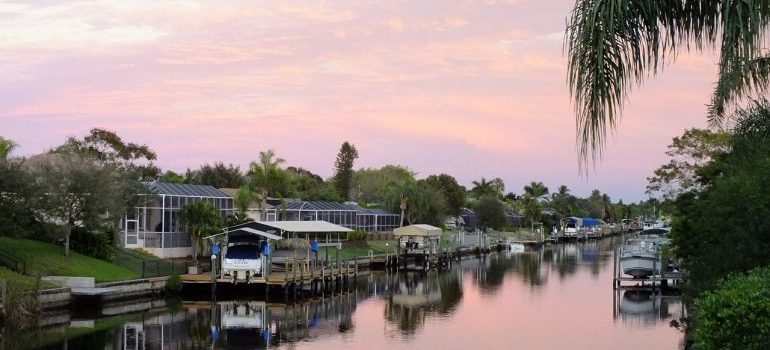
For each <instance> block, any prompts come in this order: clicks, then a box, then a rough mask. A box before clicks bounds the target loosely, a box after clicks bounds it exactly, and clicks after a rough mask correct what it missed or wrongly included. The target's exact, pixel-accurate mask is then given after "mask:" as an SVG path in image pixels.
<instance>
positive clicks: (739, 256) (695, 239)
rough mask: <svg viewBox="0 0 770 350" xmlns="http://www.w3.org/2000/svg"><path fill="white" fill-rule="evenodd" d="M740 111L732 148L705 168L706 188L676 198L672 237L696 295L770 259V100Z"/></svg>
mask: <svg viewBox="0 0 770 350" xmlns="http://www.w3.org/2000/svg"><path fill="white" fill-rule="evenodd" d="M738 116H739V118H738V122H737V125H736V127H735V129H734V134H733V137H732V141H731V144H732V147H731V150H730V151H729V152H728V153H725V154H721V155H718V156H717V157H716V158H715V159H714V160H713V161H711V162H710V163H708V164H706V165H704V166H702V167H701V168H699V169H698V170H697V171H696V176H697V178H698V179H697V181H698V182H700V183H701V187H700V189H693V190H691V191H690V192H686V193H683V194H681V195H679V197H678V198H677V200H676V209H677V215H676V216H675V217H674V221H673V223H672V230H671V236H672V239H673V244H674V246H675V252H676V254H677V256H678V257H680V258H682V260H683V265H684V267H685V268H686V269H687V271H688V273H689V275H688V277H689V278H688V286H689V288H691V289H692V290H691V291H694V292H695V293H696V294H697V293H700V292H703V291H705V290H709V289H711V288H712V287H713V286H714V285H715V283H716V281H718V280H719V279H720V278H723V277H725V276H727V275H728V274H731V273H738V272H745V271H748V270H750V269H752V268H755V267H758V266H766V265H768V264H770V236H769V235H768V232H770V231H768V229H767V212H768V208H770V177H768V176H767V174H768V173H770V103H768V102H767V101H765V100H760V101H757V102H755V103H754V104H753V105H752V106H751V107H750V108H747V109H745V110H741V111H739V113H738ZM726 247H727V248H726Z"/></svg>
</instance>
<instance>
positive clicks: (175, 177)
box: [160, 170, 185, 184]
mask: <svg viewBox="0 0 770 350" xmlns="http://www.w3.org/2000/svg"><path fill="white" fill-rule="evenodd" d="M160 182H166V183H170V184H183V183H184V182H185V177H184V176H183V175H179V174H177V173H175V172H173V171H171V170H166V172H165V173H163V175H161V176H160Z"/></svg>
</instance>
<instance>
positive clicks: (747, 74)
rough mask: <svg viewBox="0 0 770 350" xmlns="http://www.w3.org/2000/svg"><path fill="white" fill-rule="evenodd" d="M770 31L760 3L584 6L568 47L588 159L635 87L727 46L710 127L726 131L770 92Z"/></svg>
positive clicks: (580, 2)
mask: <svg viewBox="0 0 770 350" xmlns="http://www.w3.org/2000/svg"><path fill="white" fill-rule="evenodd" d="M769 23H770V4H768V2H767V1H759V0H742V1H738V0H726V1H694V0H689V1H661V0H625V1H603V0H576V2H575V7H574V9H573V10H572V12H571V14H570V16H569V18H568V19H567V31H566V36H565V45H566V46H567V54H568V56H569V58H568V61H569V62H568V68H567V74H568V85H569V87H570V94H571V95H572V98H573V99H574V102H575V113H576V123H577V138H578V154H579V156H580V157H581V159H582V160H584V161H585V160H587V159H588V158H591V159H594V160H595V159H596V158H597V156H598V155H601V148H602V146H603V145H604V141H605V139H606V134H607V129H613V128H615V127H616V126H617V124H618V122H619V121H620V117H621V111H622V107H623V101H624V100H625V99H626V97H627V95H628V92H629V91H630V90H631V87H632V86H633V85H634V84H636V85H639V84H641V83H642V82H643V81H644V79H645V78H647V77H648V76H650V75H651V74H650V73H652V75H654V74H656V73H657V71H658V70H659V69H662V68H663V67H664V66H665V65H666V63H668V62H670V61H673V59H674V58H675V57H676V54H677V53H678V52H679V51H681V50H682V49H685V50H689V49H690V48H694V49H695V50H697V51H703V50H704V49H710V48H713V47H716V46H717V45H719V48H720V51H719V52H720V56H719V73H718V81H717V83H716V86H715V89H714V94H713V96H712V100H711V103H710V106H709V121H710V122H711V123H712V125H721V124H722V123H723V121H724V112H725V106H726V105H729V104H733V103H735V102H736V101H737V100H738V99H741V98H744V97H746V96H748V95H750V94H752V93H756V92H764V91H766V89H767V87H768V81H769V79H768V76H769V75H770V55H768V54H766V53H765V52H763V51H762V49H763V48H764V47H765V43H766V42H765V40H764V39H765V37H766V34H767V28H768V24H769Z"/></svg>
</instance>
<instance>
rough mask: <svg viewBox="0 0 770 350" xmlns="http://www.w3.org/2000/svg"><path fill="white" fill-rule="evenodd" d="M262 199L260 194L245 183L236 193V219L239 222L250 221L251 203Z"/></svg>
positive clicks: (234, 200)
mask: <svg viewBox="0 0 770 350" xmlns="http://www.w3.org/2000/svg"><path fill="white" fill-rule="evenodd" d="M259 200H260V198H259V195H258V194H256V193H254V192H253V191H252V190H251V188H249V186H248V185H243V186H241V187H239V188H238V192H236V193H235V198H234V199H233V202H234V204H235V209H236V211H235V219H236V221H237V222H238V223H243V222H246V221H249V220H248V218H249V215H248V211H249V207H250V206H251V203H254V202H258V201H259Z"/></svg>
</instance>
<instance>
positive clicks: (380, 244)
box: [320, 241, 396, 260]
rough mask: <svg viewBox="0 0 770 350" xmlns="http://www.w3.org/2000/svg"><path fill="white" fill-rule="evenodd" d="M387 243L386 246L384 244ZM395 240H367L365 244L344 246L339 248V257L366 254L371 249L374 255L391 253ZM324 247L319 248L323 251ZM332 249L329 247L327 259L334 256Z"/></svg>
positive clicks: (348, 257)
mask: <svg viewBox="0 0 770 350" xmlns="http://www.w3.org/2000/svg"><path fill="white" fill-rule="evenodd" d="M386 243H387V244H389V245H388V246H386V245H385V244H386ZM395 243H396V241H368V242H366V245H365V246H357V247H345V248H342V250H340V259H343V260H347V259H352V258H355V257H362V256H368V255H369V251H370V250H371V251H372V253H373V254H374V255H378V254H385V253H386V252H389V253H393V252H394V250H393V245H394V244H395ZM324 249H325V248H321V249H320V251H321V252H323V251H324ZM335 254H336V252H335V251H334V249H332V248H329V259H333V258H335V257H336V255H335Z"/></svg>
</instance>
